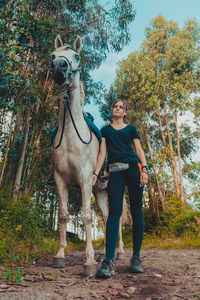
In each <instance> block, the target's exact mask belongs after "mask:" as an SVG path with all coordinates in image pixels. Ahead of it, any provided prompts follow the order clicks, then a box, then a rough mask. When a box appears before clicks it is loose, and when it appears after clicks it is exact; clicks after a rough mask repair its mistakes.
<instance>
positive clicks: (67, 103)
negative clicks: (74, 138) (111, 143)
mask: <svg viewBox="0 0 200 300" xmlns="http://www.w3.org/2000/svg"><path fill="white" fill-rule="evenodd" d="M67 48H69V49H72V50H73V51H75V52H76V53H77V51H76V49H74V48H73V47H70V46H68V47H67ZM77 54H78V53H77ZM58 57H59V58H60V57H62V58H64V59H65V60H66V62H67V64H68V65H69V67H70V71H69V73H68V83H67V84H66V85H65V89H66V93H65V95H64V97H63V105H64V115H63V124H62V131H61V136H60V141H59V143H58V145H57V146H54V143H52V147H53V149H58V148H59V147H60V145H61V142H62V139H63V133H64V128H65V119H66V106H67V108H68V111H69V115H70V118H71V120H72V124H73V126H74V129H75V131H76V133H77V135H78V137H79V139H80V140H81V142H82V143H83V144H86V145H89V144H90V143H91V141H92V130H91V128H90V127H89V126H88V128H89V131H90V138H89V141H88V142H86V141H84V140H83V139H82V137H81V136H80V133H79V132H78V129H77V127H76V124H75V122H74V119H73V116H72V112H71V108H70V99H69V95H68V94H69V87H70V85H71V84H72V81H73V79H74V77H75V76H76V74H77V73H78V72H79V71H80V70H81V67H80V64H79V65H78V67H77V69H75V70H72V63H71V62H70V61H69V59H68V58H67V57H66V56H58ZM86 123H87V122H86ZM87 125H88V124H87Z"/></svg>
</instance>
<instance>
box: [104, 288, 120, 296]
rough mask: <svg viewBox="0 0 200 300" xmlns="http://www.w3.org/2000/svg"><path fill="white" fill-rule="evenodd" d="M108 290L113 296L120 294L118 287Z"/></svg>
mask: <svg viewBox="0 0 200 300" xmlns="http://www.w3.org/2000/svg"><path fill="white" fill-rule="evenodd" d="M107 291H108V292H109V293H110V294H111V295H113V296H116V295H118V294H119V292H118V290H116V289H107Z"/></svg>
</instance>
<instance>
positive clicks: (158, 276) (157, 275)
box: [153, 274, 162, 278]
mask: <svg viewBox="0 0 200 300" xmlns="http://www.w3.org/2000/svg"><path fill="white" fill-rule="evenodd" d="M153 276H155V277H157V278H161V277H162V275H161V274H153Z"/></svg>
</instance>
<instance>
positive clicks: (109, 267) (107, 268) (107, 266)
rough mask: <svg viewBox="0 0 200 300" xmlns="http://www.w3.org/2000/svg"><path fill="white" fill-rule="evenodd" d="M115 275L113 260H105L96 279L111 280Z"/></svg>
mask: <svg viewBox="0 0 200 300" xmlns="http://www.w3.org/2000/svg"><path fill="white" fill-rule="evenodd" d="M114 275H115V270H114V263H113V261H112V259H108V258H105V259H104V260H103V262H102V265H101V268H100V269H99V270H98V271H97V273H96V278H110V277H111V276H114Z"/></svg>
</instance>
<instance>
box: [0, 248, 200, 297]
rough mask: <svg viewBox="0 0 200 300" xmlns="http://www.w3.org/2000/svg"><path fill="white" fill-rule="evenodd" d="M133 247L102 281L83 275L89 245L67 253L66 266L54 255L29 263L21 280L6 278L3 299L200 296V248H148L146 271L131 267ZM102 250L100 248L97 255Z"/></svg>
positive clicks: (1, 285) (144, 256)
mask: <svg viewBox="0 0 200 300" xmlns="http://www.w3.org/2000/svg"><path fill="white" fill-rule="evenodd" d="M131 252H132V251H131V249H126V250H125V256H126V257H125V260H124V261H117V260H116V262H115V265H116V276H115V277H113V278H111V279H107V280H100V279H95V278H86V277H84V274H83V263H84V261H85V254H84V250H75V251H73V252H72V253H71V254H70V255H68V256H67V260H66V267H65V268H63V269H52V268H51V267H50V265H51V263H52V259H53V256H45V257H43V258H42V259H40V260H38V261H37V262H36V263H35V264H32V265H30V264H29V265H28V264H27V265H25V266H24V271H25V275H24V278H23V281H22V283H20V284H9V285H8V284H6V283H5V282H3V281H2V280H1V281H0V300H8V299H9V300H33V299H34V300H47V299H48V300H72V299H84V300H93V299H102V300H105V299H107V300H113V299H134V300H157V299H163V300H168V299H169V300H175V299H176V300H180V299H200V250H199V249H196V250H143V251H142V253H141V258H142V259H143V266H144V269H145V273H144V274H136V275H135V274H131V273H129V271H128V268H129V260H130V257H131ZM100 253H101V251H100V250H99V249H98V250H96V259H97V258H98V256H99V255H100Z"/></svg>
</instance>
